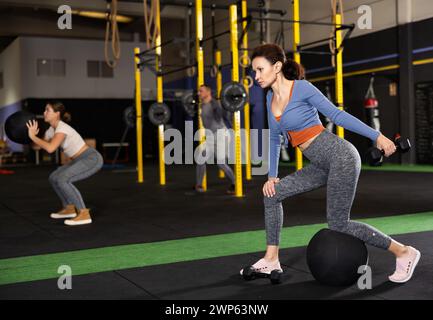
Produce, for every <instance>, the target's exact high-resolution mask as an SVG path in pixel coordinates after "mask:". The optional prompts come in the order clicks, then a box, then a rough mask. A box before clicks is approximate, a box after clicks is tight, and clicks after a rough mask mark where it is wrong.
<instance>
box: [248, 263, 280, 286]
mask: <svg viewBox="0 0 433 320" xmlns="http://www.w3.org/2000/svg"><path fill="white" fill-rule="evenodd" d="M282 275H283V271H281V270H279V269H275V270H272V271H271V273H270V274H268V273H262V272H256V269H254V267H253V266H248V267H245V268H244V269H243V270H242V276H243V278H244V280H246V281H250V280H254V279H257V278H268V279H270V280H271V283H272V284H279V283H281V277H282Z"/></svg>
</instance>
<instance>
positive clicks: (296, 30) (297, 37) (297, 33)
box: [293, 0, 303, 170]
mask: <svg viewBox="0 0 433 320" xmlns="http://www.w3.org/2000/svg"><path fill="white" fill-rule="evenodd" d="M293 20H294V21H299V0H293ZM300 42H301V28H300V24H299V22H294V23H293V51H294V54H293V60H295V61H296V62H297V63H301V54H300V53H299V52H298V45H299V44H300ZM295 154H296V170H300V169H302V166H303V161H302V152H301V150H300V149H299V148H298V147H296V149H295Z"/></svg>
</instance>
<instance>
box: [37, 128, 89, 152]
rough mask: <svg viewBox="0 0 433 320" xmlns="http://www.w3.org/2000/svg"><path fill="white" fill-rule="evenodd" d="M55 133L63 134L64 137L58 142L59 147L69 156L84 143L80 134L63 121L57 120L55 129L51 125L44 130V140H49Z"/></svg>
mask: <svg viewBox="0 0 433 320" xmlns="http://www.w3.org/2000/svg"><path fill="white" fill-rule="evenodd" d="M56 133H64V134H65V136H66V137H65V139H64V140H63V142H62V143H61V144H60V147H61V148H62V149H63V152H64V153H65V154H66V156H68V157H69V158H71V157H72V156H74V155H75V154H76V153H77V152H78V151H80V149H81V148H82V147H83V146H84V145H85V144H86V143H85V142H84V140H83V138H81V136H80V134H79V133H78V132H77V131H75V129H74V128H72V127H71V126H70V125H68V124H66V123H64V122H63V121H60V122H59V124H58V125H57V128H56V129H55V130H54V128H53V127H50V128H49V129H48V130H47V131H46V132H45V140H51V139H52V138H53V137H54V135H55V134H56Z"/></svg>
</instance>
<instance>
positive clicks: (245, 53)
mask: <svg viewBox="0 0 433 320" xmlns="http://www.w3.org/2000/svg"><path fill="white" fill-rule="evenodd" d="M246 17H247V1H246V0H242V18H246ZM246 27H247V21H246V20H244V21H243V22H242V28H243V29H245V28H246ZM242 49H244V51H243V52H242V59H243V61H242V62H243V65H246V64H247V62H248V51H247V49H248V32H245V34H244V38H243V39H242ZM242 78H243V80H244V83H243V85H244V87H245V90H246V91H247V94H248V96H249V90H250V88H249V87H248V80H247V70H246V69H245V68H243V69H242ZM244 120H245V123H244V126H245V179H247V180H251V140H250V137H251V136H250V103H249V101H247V103H246V104H245V107H244Z"/></svg>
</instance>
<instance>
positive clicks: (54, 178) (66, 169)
mask: <svg viewBox="0 0 433 320" xmlns="http://www.w3.org/2000/svg"><path fill="white" fill-rule="evenodd" d="M102 164H103V160H102V156H101V154H100V153H99V152H98V151H96V150H95V149H93V148H88V149H87V150H86V151H84V152H83V153H82V154H80V155H79V156H78V157H77V158H76V159H74V160H72V161H71V162H69V163H67V164H65V165H63V166H61V167H59V168H57V169H56V170H55V171H54V172H53V173H51V174H50V177H49V178H48V180H49V181H50V184H51V185H52V187H53V188H54V191H55V192H56V193H57V195H58V196H59V198H60V200H61V201H62V205H63V207H65V206H66V205H68V204H73V205H75V207H76V208H77V209H78V210H81V209H84V208H86V206H85V205H84V201H83V198H82V197H81V194H80V191H78V189H77V188H76V187H75V186H74V185H73V184H72V183H73V182H76V181H80V180H83V179H85V178H88V177H90V176H91V175H93V174H95V173H96V172H97V171H99V169H101V167H102Z"/></svg>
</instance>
